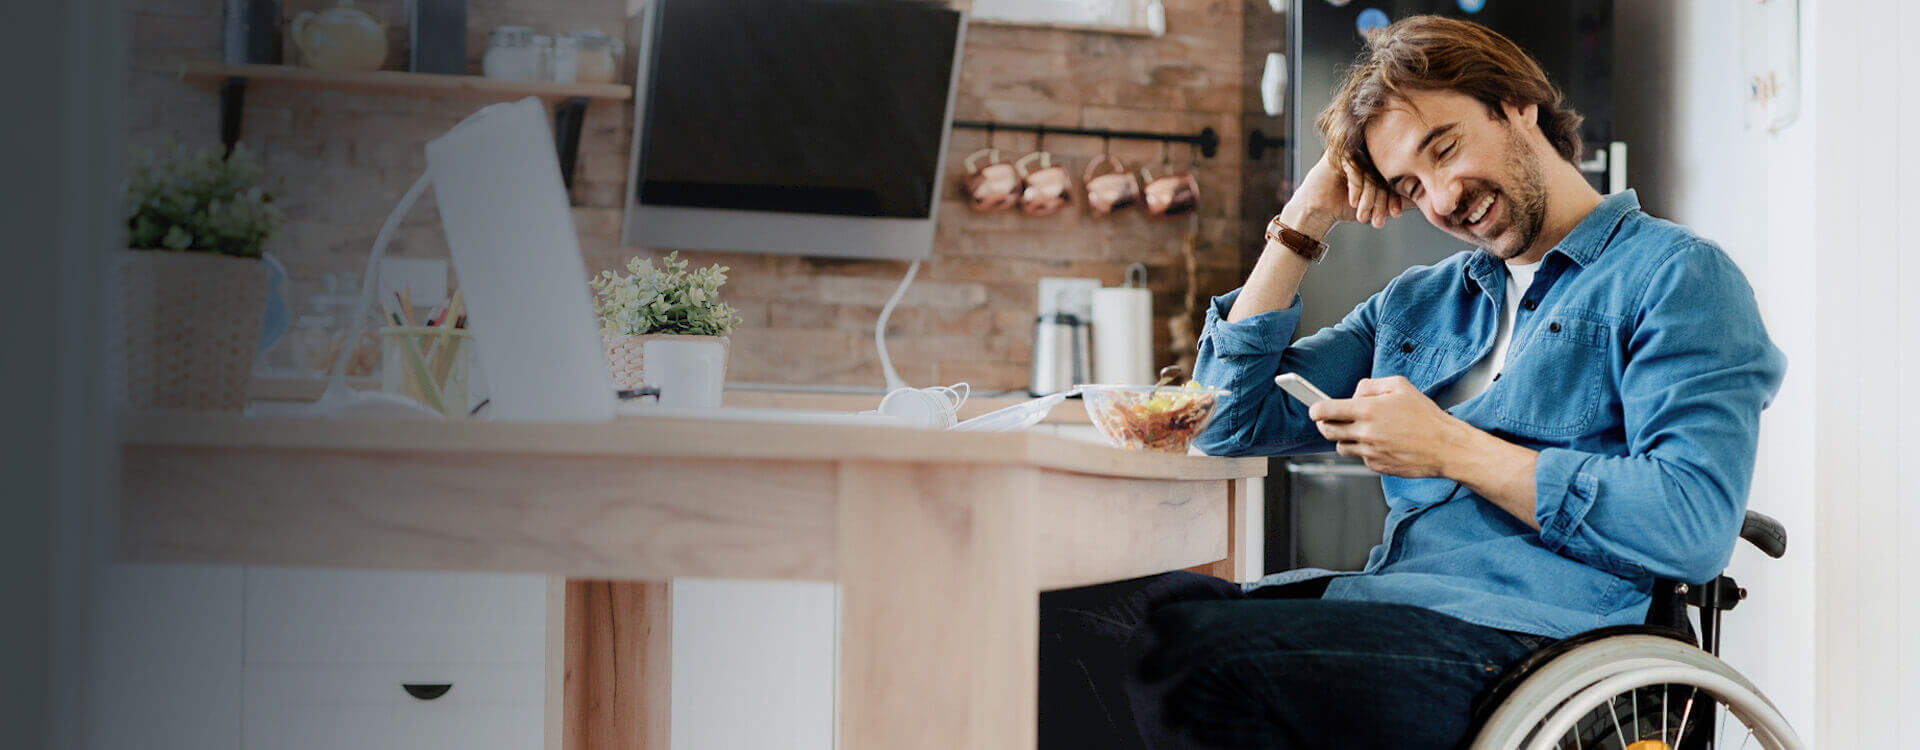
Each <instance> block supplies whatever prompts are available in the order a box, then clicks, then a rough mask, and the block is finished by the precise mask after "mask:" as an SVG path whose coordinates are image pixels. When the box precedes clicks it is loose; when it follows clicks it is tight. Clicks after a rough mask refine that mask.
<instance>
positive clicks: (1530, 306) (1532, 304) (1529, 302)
mask: <svg viewBox="0 0 1920 750" xmlns="http://www.w3.org/2000/svg"><path fill="white" fill-rule="evenodd" d="M1520 306H1521V307H1524V308H1527V309H1528V310H1532V309H1534V308H1536V307H1539V306H1540V303H1538V302H1535V301H1533V300H1525V301H1522V302H1521V303H1520Z"/></svg>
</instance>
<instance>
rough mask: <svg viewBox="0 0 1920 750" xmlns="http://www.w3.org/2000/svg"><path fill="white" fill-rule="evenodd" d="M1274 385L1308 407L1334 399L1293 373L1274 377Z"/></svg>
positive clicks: (1284, 373)
mask: <svg viewBox="0 0 1920 750" xmlns="http://www.w3.org/2000/svg"><path fill="white" fill-rule="evenodd" d="M1273 384H1274V385H1277V386H1280V390H1283V391H1286V392H1287V393H1288V395H1291V396H1293V397H1294V398H1297V399H1300V403H1303V404H1306V405H1307V406H1313V405H1314V404H1317V403H1320V402H1322V401H1325V400H1327V399H1329V398H1332V397H1331V396H1328V395H1327V394H1326V393H1325V392H1323V391H1321V390H1320V389H1319V388H1315V387H1313V384H1312V383H1309V382H1307V379H1306V378H1303V377H1300V376H1299V375H1295V374H1293V373H1291V372H1283V373H1280V374H1279V375H1277V376H1274V378H1273Z"/></svg>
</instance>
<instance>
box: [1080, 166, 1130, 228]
mask: <svg viewBox="0 0 1920 750" xmlns="http://www.w3.org/2000/svg"><path fill="white" fill-rule="evenodd" d="M1102 166H1105V167H1107V168H1108V170H1109V171H1107V172H1105V173H1101V172H1100V168H1101V167H1102ZM1081 181H1082V182H1085V183H1086V185H1087V208H1088V209H1090V210H1092V211H1093V218H1096V219H1104V218H1106V217H1107V215H1108V214H1111V213H1113V212H1115V211H1118V210H1120V209H1123V208H1126V207H1127V206H1131V205H1133V204H1134V202H1135V201H1138V200H1140V178H1139V177H1136V176H1134V174H1133V173H1132V172H1129V171H1127V165H1125V164H1122V163H1121V162H1120V160H1119V159H1115V158H1113V154H1104V153H1103V154H1101V155H1099V156H1096V157H1093V161H1091V162H1088V163H1087V173H1086V176H1085V177H1084V178H1082V180H1081Z"/></svg>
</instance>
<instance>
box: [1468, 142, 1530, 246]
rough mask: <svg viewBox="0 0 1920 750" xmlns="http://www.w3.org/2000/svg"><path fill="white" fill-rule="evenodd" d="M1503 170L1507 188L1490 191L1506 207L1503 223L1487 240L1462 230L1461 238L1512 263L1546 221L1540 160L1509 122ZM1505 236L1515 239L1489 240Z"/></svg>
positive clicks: (1481, 194)
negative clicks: (1499, 198)
mask: <svg viewBox="0 0 1920 750" xmlns="http://www.w3.org/2000/svg"><path fill="white" fill-rule="evenodd" d="M1506 167H1507V169H1506V172H1507V174H1506V176H1505V179H1504V180H1503V182H1506V183H1507V186H1506V187H1500V188H1495V189H1494V190H1493V192H1496V193H1499V194H1500V197H1501V199H1502V200H1503V202H1504V203H1505V204H1506V205H1504V206H1502V207H1501V210H1502V211H1503V212H1504V213H1505V214H1506V216H1504V217H1501V218H1502V221H1504V222H1505V223H1504V224H1503V225H1502V226H1500V227H1498V228H1497V229H1496V231H1494V233H1493V234H1492V235H1491V236H1490V237H1486V238H1482V237H1478V236H1475V235H1474V234H1473V233H1471V232H1468V231H1466V230H1465V229H1464V228H1463V229H1462V231H1461V234H1463V235H1465V236H1463V237H1462V239H1465V240H1467V241H1468V242H1471V243H1473V244H1476V245H1478V244H1481V243H1485V248H1486V251H1487V252H1489V253H1492V254H1493V257H1496V258H1499V259H1501V260H1512V259H1514V258H1517V257H1520V256H1521V255H1523V254H1525V253H1526V252H1527V249H1528V248H1531V247H1533V243H1534V241H1535V240H1538V239H1540V230H1541V227H1542V226H1544V225H1545V224H1546V218H1547V177H1546V170H1544V169H1542V168H1541V166H1540V157H1539V156H1538V155H1536V154H1534V153H1533V150H1532V149H1530V148H1528V147H1527V143H1526V141H1525V140H1523V139H1522V138H1521V137H1520V133H1519V131H1518V129H1517V128H1515V127H1514V126H1513V125H1512V124H1511V123H1509V124H1508V126H1507V159H1506ZM1484 196H1485V193H1480V194H1476V195H1474V196H1473V198H1472V200H1473V203H1468V204H1467V205H1468V206H1473V205H1475V204H1477V203H1478V202H1479V201H1480V199H1481V198H1482V197H1484ZM1508 236H1513V237H1516V238H1517V239H1516V240H1515V241H1514V242H1512V243H1511V244H1501V245H1496V244H1494V243H1493V242H1492V241H1491V240H1492V239H1493V238H1499V237H1508Z"/></svg>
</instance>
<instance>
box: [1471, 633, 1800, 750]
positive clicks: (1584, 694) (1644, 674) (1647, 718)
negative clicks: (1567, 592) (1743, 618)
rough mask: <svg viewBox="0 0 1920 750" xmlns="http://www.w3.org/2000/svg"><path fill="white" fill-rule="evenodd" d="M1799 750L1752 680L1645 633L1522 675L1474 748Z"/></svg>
mask: <svg viewBox="0 0 1920 750" xmlns="http://www.w3.org/2000/svg"><path fill="white" fill-rule="evenodd" d="M1709 740H1712V746H1713V747H1715V748H1738V747H1742V746H1744V745H1745V744H1746V743H1752V744H1754V745H1755V746H1756V747H1759V748H1762V749H1763V750H1799V748H1800V747H1801V744H1800V739H1799V737H1798V736H1796V735H1795V734H1794V732H1793V728H1792V727H1790V726H1788V725H1787V721H1786V718H1785V717H1783V716H1781V715H1780V711H1779V710H1778V709H1776V708H1774V706H1773V704H1772V703H1771V702H1769V701H1768V700H1767V698H1766V696H1764V695H1761V694H1760V691H1759V690H1758V689H1756V688H1754V686H1753V683H1751V682H1748V681H1747V680H1746V678H1744V677H1741V676H1740V674H1739V673H1737V672H1735V671H1733V668H1731V667H1728V666H1727V665H1726V663H1725V662H1722V661H1720V660H1719V659H1718V658H1716V657H1714V656H1713V655H1712V654H1709V653H1707V652H1705V651H1701V650H1700V649H1698V648H1695V647H1694V646H1693V645H1691V644H1687V643H1682V642H1679V641H1675V640H1672V639H1669V638H1662V637H1659V636H1653V635H1622V636H1617V637H1613V638H1605V639H1601V640H1597V641H1594V642H1592V643H1589V644H1586V645H1584V646H1581V647H1578V648H1575V649H1573V650H1572V651H1568V652H1567V653H1565V654H1562V655H1560V656H1559V657H1558V658H1555V659H1554V660H1553V661H1550V662H1547V663H1546V664H1545V665H1543V666H1541V667H1540V668H1539V669H1538V670H1536V671H1535V672H1534V673H1533V674H1532V675H1530V676H1528V677H1527V678H1526V679H1525V681H1523V682H1522V683H1521V684H1520V686H1519V687H1518V688H1516V689H1515V690H1514V691H1513V693H1512V694H1511V695H1510V696H1508V698H1507V700H1506V701H1505V702H1504V703H1501V704H1500V707H1499V708H1497V709H1495V710H1494V712H1493V714H1492V715H1491V716H1489V717H1488V718H1487V721H1486V723H1485V724H1483V725H1482V726H1481V730H1480V733H1479V734H1478V735H1476V736H1475V739H1474V742H1473V744H1472V746H1471V747H1472V748H1473V750H1516V749H1518V748H1525V750H1557V749H1558V748H1580V749H1586V748H1594V749H1602V748H1604V749H1605V750H1690V749H1691V748H1704V747H1707V746H1708V744H1707V743H1708V741H1709Z"/></svg>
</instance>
